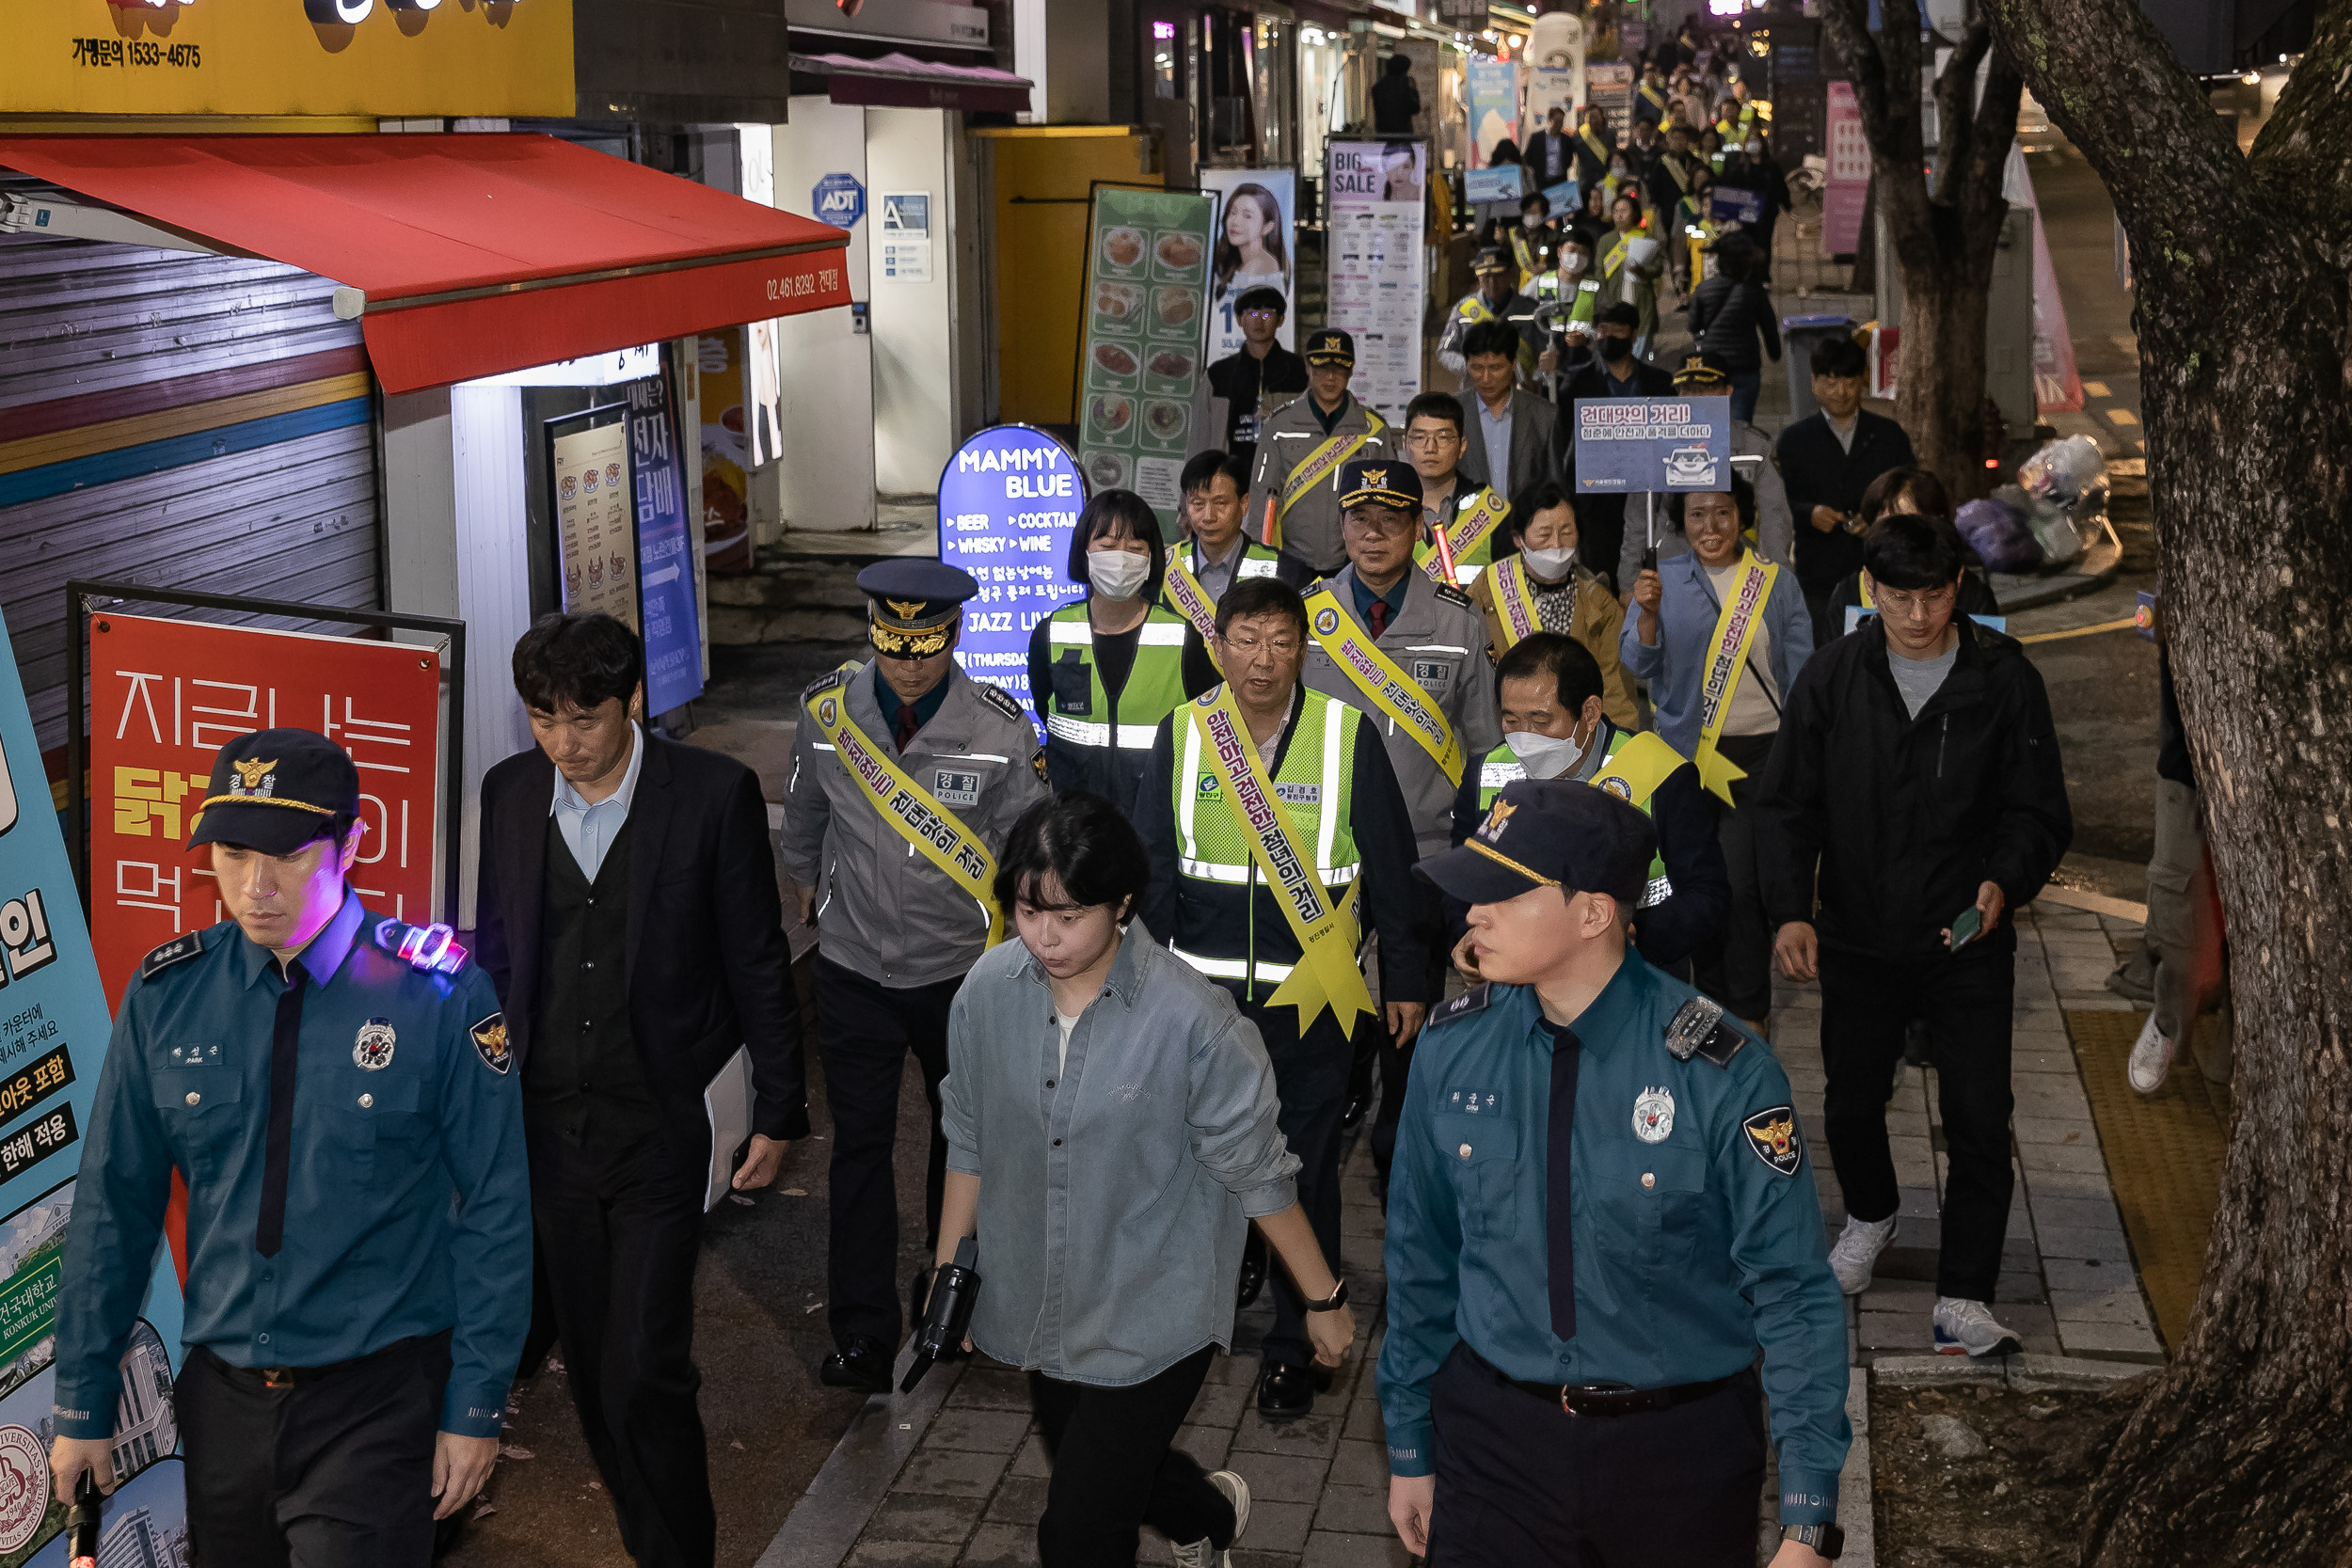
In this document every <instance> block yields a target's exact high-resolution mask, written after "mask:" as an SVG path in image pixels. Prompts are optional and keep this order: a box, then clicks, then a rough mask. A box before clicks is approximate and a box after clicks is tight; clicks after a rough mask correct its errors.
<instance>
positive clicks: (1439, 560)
mask: <svg viewBox="0 0 2352 1568" xmlns="http://www.w3.org/2000/svg"><path fill="white" fill-rule="evenodd" d="M1509 515H1511V503H1510V502H1509V501H1507V500H1504V499H1502V497H1501V496H1498V495H1496V494H1495V493H1494V488H1493V486H1491V485H1489V486H1488V487H1487V488H1486V489H1484V490H1481V491H1479V492H1478V500H1477V502H1476V504H1474V505H1473V506H1471V508H1470V510H1469V511H1468V512H1465V513H1463V514H1461V515H1459V516H1457V517H1456V518H1454V526H1453V527H1452V528H1449V529H1447V530H1445V531H1444V533H1445V548H1443V549H1439V550H1431V551H1430V552H1429V556H1428V559H1426V560H1424V561H1423V562H1422V563H1421V569H1422V571H1424V572H1426V573H1428V574H1429V580H1430V581H1432V582H1440V583H1443V584H1444V585H1445V586H1446V587H1448V588H1452V587H1453V586H1454V570H1453V569H1454V562H1457V561H1461V560H1464V559H1466V558H1467V557H1468V556H1469V555H1470V551H1472V550H1474V549H1476V548H1477V547H1478V544H1479V541H1480V540H1482V539H1484V538H1486V535H1488V534H1489V533H1492V532H1493V531H1495V525H1496V524H1498V523H1500V522H1502V519H1503V518H1505V517H1508V516H1509Z"/></svg>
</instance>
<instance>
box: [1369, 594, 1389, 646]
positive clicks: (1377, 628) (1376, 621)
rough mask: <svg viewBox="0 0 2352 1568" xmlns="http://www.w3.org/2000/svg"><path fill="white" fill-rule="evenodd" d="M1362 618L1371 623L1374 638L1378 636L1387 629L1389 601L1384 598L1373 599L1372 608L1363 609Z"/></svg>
mask: <svg viewBox="0 0 2352 1568" xmlns="http://www.w3.org/2000/svg"><path fill="white" fill-rule="evenodd" d="M1364 619H1365V620H1367V621H1369V622H1371V623H1372V635H1373V637H1374V638H1375V639H1377V638H1379V637H1380V636H1381V635H1382V634H1383V633H1384V632H1386V631H1387V630H1388V629H1389V601H1388V600H1386V599H1375V600H1373V601H1372V608H1371V609H1370V610H1366V611H1364Z"/></svg>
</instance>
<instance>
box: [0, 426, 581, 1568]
mask: <svg viewBox="0 0 2352 1568" xmlns="http://www.w3.org/2000/svg"><path fill="white" fill-rule="evenodd" d="M615 428H618V427H617V426H616V427H615ZM89 649H90V665H89V687H90V707H89V728H90V752H89V759H90V760H89V772H90V787H91V800H90V813H89V816H90V826H89V834H90V844H89V882H90V938H89V940H90V941H91V942H92V944H93V946H94V947H95V949H96V952H97V963H98V973H99V974H100V975H101V976H102V977H103V980H104V982H105V994H104V1000H105V1002H106V1003H107V1004H109V1005H112V1006H119V1005H120V1004H121V1001H122V992H123V989H124V988H125V987H126V986H128V985H129V984H130V983H131V976H132V975H133V974H136V973H137V972H138V967H139V960H140V959H141V958H145V957H146V956H147V954H148V953H149V952H150V951H151V950H152V949H154V948H155V947H157V946H159V945H161V944H162V943H164V942H169V941H170V940H171V939H172V938H173V937H175V936H178V935H180V934H181V933H182V932H184V931H200V930H202V929H203V928H204V927H207V926H211V925H214V924H215V923H217V922H219V921H221V920H224V919H226V918H228V916H227V914H226V913H225V912H224V911H222V909H221V907H220V898H219V893H218V889H217V888H216V887H215V884H214V882H213V871H212V856H211V853H210V852H209V851H208V850H204V849H197V850H194V851H190V850H188V849H186V848H184V847H183V846H184V845H185V844H186V843H187V838H188V832H189V831H190V828H191V826H192V825H193V822H194V819H195V816H196V814H197V812H198V810H199V807H200V806H201V804H202V802H203V800H204V794H205V789H206V787H207V785H208V784H210V783H211V780H212V773H213V758H214V756H215V753H217V752H219V750H220V748H221V747H222V745H224V744H225V743H226V742H228V741H229V740H230V738H232V737H233V736H239V735H243V734H244V733H245V732H246V731H247V730H266V729H276V728H279V727H285V728H293V729H306V730H316V731H317V732H319V733H320V734H321V735H324V736H327V737H328V738H329V739H331V740H333V741H334V742H335V743H336V744H337V745H339V746H341V747H342V749H343V750H344V751H346V752H350V753H351V760H352V761H353V762H354V763H355V764H356V765H358V769H359V809H360V819H361V821H363V822H364V823H365V824H366V827H367V832H365V834H364V835H362V837H361V838H360V841H359V856H358V861H357V862H356V863H354V864H353V866H352V868H351V885H352V887H353V888H354V889H355V890H356V891H357V892H358V895H359V896H360V897H361V898H363V899H365V900H366V901H367V905H368V908H369V909H370V910H371V911H374V912H375V913H377V914H380V915H381V914H389V915H394V916H397V917H398V918H400V919H402V920H405V921H408V922H410V923H411V924H414V925H420V926H421V925H424V924H427V923H428V922H430V921H431V920H432V919H433V918H434V905H435V894H436V892H437V889H438V888H439V887H440V882H439V879H437V876H436V869H437V868H436V866H435V863H434V862H435V853H434V851H435V847H436V836H437V835H436V832H435V829H436V826H437V824H438V823H439V821H440V816H439V815H438V805H439V800H440V795H439V784H440V779H441V746H440V701H441V660H440V656H439V655H438V653H437V652H436V650H434V649H433V648H431V647H421V646H419V645H417V644H415V643H410V642H377V641H370V640H366V639H361V638H353V637H322V636H318V635H316V634H313V633H308V632H284V631H261V630H257V629H255V628H253V627H250V626H219V625H216V624H214V623H210V622H204V621H165V620H155V619H151V618H150V617H147V616H143V615H119V614H116V613H115V612H113V611H111V610H108V611H104V612H102V613H99V614H96V615H93V616H92V617H91V618H90V629H89ZM0 697H5V693H4V692H0ZM19 701H20V702H21V701H22V699H21V698H20V699H19ZM41 787H42V790H43V797H37V798H45V793H46V787H47V786H46V785H43V786H41ZM42 815H47V814H42ZM6 845H7V839H6V837H5V835H0V852H4V851H5V848H6ZM450 852H452V853H454V852H455V846H450ZM75 903H76V904H77V906H78V900H75ZM58 913H59V911H58V910H57V909H56V907H55V906H53V907H52V908H51V909H50V911H49V915H50V920H51V924H52V925H53V926H54V925H55V924H56V918H57V915H58ZM6 935H7V913H6V910H5V908H0V939H4V938H5V937H6ZM8 1011H9V1009H8V1006H7V1004H6V998H5V997H0V1019H4V1018H5V1017H6V1016H7V1015H8ZM4 1060H5V1056H4V1053H0V1061H4ZM0 1170H5V1164H4V1163H0ZM5 1560H6V1557H5V1554H4V1553H0V1561H5Z"/></svg>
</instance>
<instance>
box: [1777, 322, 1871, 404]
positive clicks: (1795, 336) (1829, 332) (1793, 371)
mask: <svg viewBox="0 0 2352 1568" xmlns="http://www.w3.org/2000/svg"><path fill="white" fill-rule="evenodd" d="M1852 332H1853V322H1852V320H1851V318H1850V317H1846V316H1839V315H1820V316H1783V317H1781V318H1780V338H1781V351H1780V360H1781V363H1782V364H1784V365H1786V366H1787V367H1788V419H1789V421H1790V422H1791V423H1794V422H1795V421H1796V420H1802V419H1804V418H1805V417H1806V416H1807V415H1809V414H1812V413H1814V412H1816V411H1818V410H1819V409H1820V406H1821V405H1820V404H1819V403H1817V402H1815V401H1814V398H1813V350H1814V349H1815V347H1816V346H1818V345H1819V344H1821V343H1825V342H1827V341H1829V340H1830V339H1832V338H1837V337H1847V336H1851V334H1852Z"/></svg>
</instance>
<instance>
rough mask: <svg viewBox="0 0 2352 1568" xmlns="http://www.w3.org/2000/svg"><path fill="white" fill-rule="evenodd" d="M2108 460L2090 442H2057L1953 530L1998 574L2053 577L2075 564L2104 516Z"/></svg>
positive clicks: (1964, 513) (1972, 505)
mask: <svg viewBox="0 0 2352 1568" xmlns="http://www.w3.org/2000/svg"><path fill="white" fill-rule="evenodd" d="M2106 502H2107V485H2106V459H2105V458H2103V457H2101V456H2100V455H2099V444H2098V443H2097V442H2095V441H2093V440H2092V439H2091V438H2090V436H2067V437H2066V438H2065V439H2064V440H2062V441H2052V442H2050V443H2048V444H2047V445H2046V446H2044V447H2042V450H2041V451H2037V452H2035V453H2034V454H2033V455H2032V456H2031V457H2029V458H2027V459H2026V461H2025V463H2024V464H2023V465H2021V466H2020V467H2019V468H2018V470H2017V483H2014V484H2004V485H2002V486H2001V487H2000V488H1999V489H1997V490H1995V491H1994V492H1993V495H1992V497H1991V499H1986V500H1979V501H1970V502H1969V503H1968V504H1967V505H1965V506H1963V507H1962V508H1961V509H1960V515H1959V516H1958V517H1956V518H1954V519H1953V524H1954V526H1956V527H1957V528H1958V529H1959V530H1960V533H1961V537H1962V538H1963V539H1965V540H1967V541H1968V546H1969V548H1971V549H1973V550H1975V551H1976V552H1977V554H1978V555H1979V557H1981V558H1982V559H1983V561H1984V563H1985V565H1986V566H1988V567H1990V568H1991V569H1992V570H1994V571H1995V572H2006V573H2012V574H2022V573H2026V572H2054V571H2057V570H2058V569H2060V568H2061V567H2064V566H2068V565H2071V564H2073V563H2074V560H2075V558H2076V557H2078V556H2080V555H2081V554H2082V553H2083V548H2084V546H2086V545H2088V544H2089V543H2090V540H2091V539H2093V538H2095V537H2096V536H2097V534H2098V531H2099V518H2100V516H2101V515H2102V514H2103V513H2104V512H2105V511H2106Z"/></svg>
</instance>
